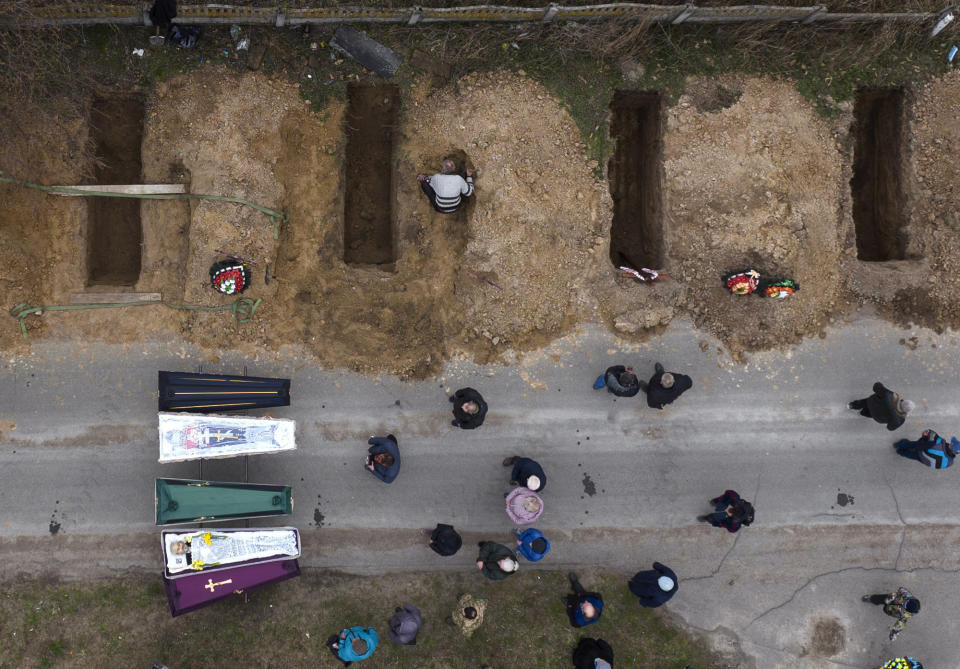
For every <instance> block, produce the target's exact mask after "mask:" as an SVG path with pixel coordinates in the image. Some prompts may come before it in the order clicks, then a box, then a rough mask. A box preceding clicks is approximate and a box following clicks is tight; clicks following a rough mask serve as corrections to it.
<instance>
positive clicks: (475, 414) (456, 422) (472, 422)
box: [450, 388, 487, 430]
mask: <svg viewBox="0 0 960 669" xmlns="http://www.w3.org/2000/svg"><path fill="white" fill-rule="evenodd" d="M450 401H451V402H453V421H452V422H451V423H450V424H451V425H453V426H454V427H459V428H463V429H464V430H473V429H475V428H478V427H480V426H481V425H483V419H484V418H486V416H487V403H486V402H484V401H483V396H482V395H481V394H480V393H478V392H477V391H476V390H474V389H473V388H461V389H460V390H458V391H457V392H455V393H454V394H453V395H451V396H450Z"/></svg>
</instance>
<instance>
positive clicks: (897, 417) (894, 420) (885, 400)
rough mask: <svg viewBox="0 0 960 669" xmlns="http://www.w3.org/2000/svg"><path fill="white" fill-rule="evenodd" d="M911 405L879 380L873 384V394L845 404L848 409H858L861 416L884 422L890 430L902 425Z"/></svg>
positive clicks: (911, 407)
mask: <svg viewBox="0 0 960 669" xmlns="http://www.w3.org/2000/svg"><path fill="white" fill-rule="evenodd" d="M913 407H914V404H913V402H911V401H910V400H905V399H903V398H902V397H900V395H898V394H897V393H895V392H893V391H892V390H890V389H889V388H886V387H884V385H883V384H882V383H880V382H879V381H877V382H876V383H874V384H873V395H871V396H870V397H865V398H864V399H862V400H854V401H852V402H850V404H848V405H847V408H848V409H853V410H854V411H859V412H860V415H861V416H866V417H867V418H872V419H874V420H875V421H877V422H878V423H884V424H886V426H887V429H888V430H891V431H892V430H896V429H897V428H898V427H900V426H901V425H903V421H904V420H905V419H906V417H907V414H908V413H910V411H912V410H913Z"/></svg>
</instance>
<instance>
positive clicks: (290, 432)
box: [157, 412, 297, 462]
mask: <svg viewBox="0 0 960 669" xmlns="http://www.w3.org/2000/svg"><path fill="white" fill-rule="evenodd" d="M157 416H158V418H159V430H160V462H181V461H183V460H199V459H200V458H229V457H232V456H235V455H255V454H259V453H275V452H278V451H292V450H294V449H295V448H296V447H297V444H296V440H295V436H294V433H295V431H296V421H293V420H290V419H288V418H246V417H238V416H215V415H204V414H184V413H166V412H160V413H158V414H157Z"/></svg>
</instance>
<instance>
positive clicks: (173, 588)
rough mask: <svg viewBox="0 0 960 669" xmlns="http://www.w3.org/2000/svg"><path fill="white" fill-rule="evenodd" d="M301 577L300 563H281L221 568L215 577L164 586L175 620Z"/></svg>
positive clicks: (167, 582) (168, 582)
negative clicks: (264, 586)
mask: <svg viewBox="0 0 960 669" xmlns="http://www.w3.org/2000/svg"><path fill="white" fill-rule="evenodd" d="M299 575H300V564H299V562H297V560H282V561H280V562H263V563H261V564H252V565H246V566H241V567H232V568H230V569H221V570H220V571H217V572H215V573H212V574H210V573H198V574H190V575H189V576H184V577H183V578H177V579H169V578H166V577H164V579H163V585H164V587H165V588H166V590H167V600H168V601H169V602H170V613H171V614H172V615H173V617H174V618H176V617H177V616H179V615H181V614H184V613H189V612H190V611H195V610H197V609H202V608H203V607H204V606H209V605H210V604H213V603H215V602H219V601H220V600H221V599H226V598H227V597H233V596H235V595H240V594H243V591H244V590H253V589H254V588H259V587H260V586H263V585H270V584H271V583H279V582H280V581H285V580H287V579H288V578H293V577H294V576H299Z"/></svg>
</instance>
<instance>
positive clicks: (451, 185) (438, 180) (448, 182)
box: [417, 158, 473, 214]
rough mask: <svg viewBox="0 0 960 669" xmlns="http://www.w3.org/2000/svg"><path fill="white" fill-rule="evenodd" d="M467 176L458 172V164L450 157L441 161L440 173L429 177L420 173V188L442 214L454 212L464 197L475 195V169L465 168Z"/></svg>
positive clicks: (418, 178) (418, 176) (418, 179)
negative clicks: (464, 176)
mask: <svg viewBox="0 0 960 669" xmlns="http://www.w3.org/2000/svg"><path fill="white" fill-rule="evenodd" d="M464 173H465V174H466V175H467V178H466V179H464V178H463V177H462V176H460V175H459V174H457V164H456V163H455V162H453V160H452V159H450V158H444V159H443V162H441V163H440V173H439V174H434V175H433V176H432V177H429V178H428V177H427V175H426V174H418V175H417V181H419V182H420V190H422V191H423V194H424V195H426V196H427V199H429V200H430V204H432V205H433V208H434V209H436V210H437V211H439V212H440V213H441V214H452V213H453V212H455V211H456V210H457V208H458V207H459V206H460V203H461V202H462V201H463V198H465V197H470V196H471V195H473V171H472V170H465V172H464Z"/></svg>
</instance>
